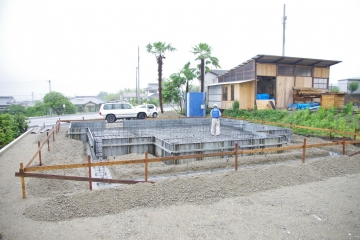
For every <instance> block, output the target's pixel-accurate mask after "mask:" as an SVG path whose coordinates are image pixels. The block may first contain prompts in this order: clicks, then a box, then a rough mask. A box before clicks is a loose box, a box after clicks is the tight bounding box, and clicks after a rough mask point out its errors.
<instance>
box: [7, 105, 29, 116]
mask: <svg viewBox="0 0 360 240" xmlns="http://www.w3.org/2000/svg"><path fill="white" fill-rule="evenodd" d="M3 112H4V113H9V114H11V115H15V114H20V113H21V114H26V108H25V107H24V106H22V105H20V104H11V105H10V106H7V107H5V109H4V111H3Z"/></svg>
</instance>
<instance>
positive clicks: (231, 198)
mask: <svg viewBox="0 0 360 240" xmlns="http://www.w3.org/2000/svg"><path fill="white" fill-rule="evenodd" d="M174 115H175V116H174ZM169 117H178V116H176V114H170V113H169V114H168V113H165V114H160V115H159V118H169ZM152 120H154V119H152ZM66 130H67V129H66V128H64V127H63V128H62V130H61V132H60V133H58V134H57V135H55V142H52V140H51V141H50V151H47V150H46V147H45V148H44V150H43V163H44V165H50V164H64V163H81V162H86V159H87V149H86V146H85V145H84V144H83V143H82V142H80V141H76V140H72V139H68V138H67V136H66ZM45 137H46V135H45V134H28V135H26V136H25V137H24V138H22V139H21V140H20V141H19V142H17V143H16V144H15V145H14V146H13V147H11V148H10V149H8V150H7V151H6V152H5V153H4V154H3V155H2V156H0V178H1V181H0V232H1V239H77V240H78V239H359V238H360V191H359V189H360V155H355V156H353V157H349V156H348V155H338V153H341V151H342V146H341V145H339V146H333V147H327V148H311V149H307V151H306V162H305V163H302V162H301V158H302V151H298V150H296V151H295V150H294V151H286V152H283V153H279V154H266V155H265V154H264V155H251V156H241V157H239V162H240V163H239V169H238V171H235V170H234V159H233V158H232V157H224V158H217V159H212V160H206V161H195V162H186V163H183V164H180V165H166V164H164V163H151V164H149V177H150V179H149V180H150V181H154V182H155V183H154V184H151V183H139V184H134V185H109V184H96V183H94V185H93V188H94V189H93V191H90V190H89V183H88V182H75V181H60V180H47V179H37V178H26V193H27V198H26V199H22V192H21V182H20V178H18V177H15V176H14V175H15V172H17V171H18V169H19V164H20V163H21V162H22V163H24V164H25V163H27V162H28V160H29V159H30V158H31V157H32V156H33V155H34V153H35V151H36V149H37V142H38V141H39V140H40V141H42V140H43V139H44V138H45ZM324 141H325V140H323V139H320V138H312V137H309V138H307V143H309V144H310V143H319V142H324ZM302 142H303V137H302V136H297V135H293V138H292V143H290V144H289V145H292V144H293V145H299V144H302ZM359 150H360V148H358V147H355V146H353V145H347V146H346V154H350V153H353V152H356V151H359ZM143 157H144V154H130V155H126V156H119V157H117V159H139V158H143ZM150 157H153V156H150ZM37 164H38V161H37V162H35V163H34V165H37ZM109 172H110V173H111V175H112V177H113V178H120V179H141V180H143V179H144V176H143V175H144V166H143V165H142V164H139V165H121V166H116V167H110V168H109ZM46 173H48V174H60V175H75V176H87V174H88V172H87V169H73V170H61V171H60V170H59V171H51V172H46Z"/></svg>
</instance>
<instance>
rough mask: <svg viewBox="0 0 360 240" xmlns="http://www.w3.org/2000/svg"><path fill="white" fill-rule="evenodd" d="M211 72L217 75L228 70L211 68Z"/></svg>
mask: <svg viewBox="0 0 360 240" xmlns="http://www.w3.org/2000/svg"><path fill="white" fill-rule="evenodd" d="M210 72H211V73H213V74H215V75H221V74H224V73H226V72H228V70H211V71H210Z"/></svg>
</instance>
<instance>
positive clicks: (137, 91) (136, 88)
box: [136, 67, 139, 104]
mask: <svg viewBox="0 0 360 240" xmlns="http://www.w3.org/2000/svg"><path fill="white" fill-rule="evenodd" d="M138 87H139V86H138V67H136V101H137V102H138V104H139V101H138Z"/></svg>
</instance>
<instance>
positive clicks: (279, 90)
mask: <svg viewBox="0 0 360 240" xmlns="http://www.w3.org/2000/svg"><path fill="white" fill-rule="evenodd" d="M340 62H341V61H333V60H324V59H311V58H300V57H287V56H273V55H257V56H255V57H253V58H251V59H249V60H248V61H246V62H244V63H242V64H240V65H238V66H236V67H234V68H232V69H231V70H229V71H227V72H226V73H224V74H222V75H220V76H218V81H217V82H216V83H213V84H209V85H207V86H206V87H207V88H208V89H207V90H208V106H209V107H211V106H212V105H213V104H215V103H216V104H217V105H218V106H219V107H220V109H231V108H232V103H233V102H234V101H235V100H238V101H239V103H240V109H254V107H255V105H256V100H257V99H256V98H257V96H258V95H260V94H265V93H266V94H267V95H269V96H270V99H273V102H274V104H275V106H276V108H279V109H285V108H287V106H288V105H289V104H291V103H293V102H294V96H293V94H294V92H293V89H294V87H295V88H314V89H318V90H320V91H321V92H324V93H325V92H327V91H328V87H329V77H330V66H332V65H334V64H337V63H340ZM319 101H320V99H319Z"/></svg>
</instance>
